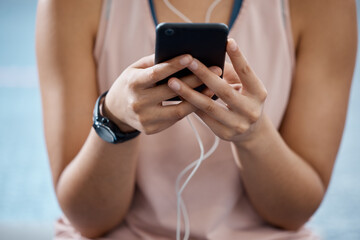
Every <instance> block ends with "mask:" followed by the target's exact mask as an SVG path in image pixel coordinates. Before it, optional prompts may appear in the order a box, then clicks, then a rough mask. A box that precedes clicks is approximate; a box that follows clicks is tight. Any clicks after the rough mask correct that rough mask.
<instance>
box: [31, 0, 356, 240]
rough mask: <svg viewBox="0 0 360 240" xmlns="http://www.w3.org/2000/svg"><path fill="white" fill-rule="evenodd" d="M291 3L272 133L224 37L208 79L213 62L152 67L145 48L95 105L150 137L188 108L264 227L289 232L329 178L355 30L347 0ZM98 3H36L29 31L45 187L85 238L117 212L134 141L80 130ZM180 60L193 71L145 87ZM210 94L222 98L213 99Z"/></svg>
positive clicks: (248, 73) (92, 71)
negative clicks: (228, 158) (285, 68)
mask: <svg viewBox="0 0 360 240" xmlns="http://www.w3.org/2000/svg"><path fill="white" fill-rule="evenodd" d="M189 2H190V1H188V0H184V1H176V2H174V5H175V6H176V7H177V8H178V9H180V10H181V11H182V12H183V13H184V14H186V15H187V16H189V17H190V18H192V17H193V18H194V19H196V17H197V16H198V15H199V16H200V15H201V14H203V15H204V14H205V10H204V13H196V12H194V10H193V8H191V5H190V4H189ZM204 2H206V1H204ZM210 2H212V1H208V2H207V5H206V6H209V4H210ZM229 3H231V1H223V3H221V4H220V5H219V6H218V7H219V9H215V10H214V11H215V13H216V14H214V16H215V15H216V18H217V19H215V20H214V21H217V22H225V23H226V22H227V21H228V19H229V13H230V10H229V9H230V7H231V4H229ZM204 5H205V4H204ZM229 6H230V7H229ZM290 7H291V20H292V28H293V38H294V46H295V47H296V69H295V73H294V78H293V85H292V89H291V95H290V100H289V104H288V107H287V111H286V114H285V117H284V120H283V122H282V124H281V128H280V130H279V131H278V130H277V129H275V127H274V126H273V125H272V123H271V122H270V121H269V118H268V117H267V116H266V114H265V113H264V112H263V103H264V101H265V100H266V95H267V92H266V89H265V88H264V86H263V84H262V82H261V79H258V78H257V76H256V73H255V72H254V71H253V70H252V68H251V66H249V65H248V63H247V62H246V60H245V58H244V56H243V55H242V53H241V51H240V49H239V48H238V47H237V45H236V43H235V42H234V41H233V40H229V44H228V47H227V53H228V55H229V56H230V59H231V63H229V64H227V65H226V68H225V71H224V80H225V81H224V80H222V79H220V78H219V77H218V76H219V75H220V74H221V72H220V71H219V69H218V68H211V69H207V68H206V67H204V66H203V65H202V63H200V62H199V61H198V60H196V59H193V58H192V57H191V56H188V55H185V56H179V57H177V58H174V59H172V60H170V61H168V62H166V63H162V64H158V65H154V63H153V56H147V57H144V58H142V59H140V60H139V61H137V62H136V63H134V64H132V65H131V66H129V67H128V68H127V69H126V70H125V71H124V72H123V73H122V74H121V75H120V76H119V77H118V79H116V81H115V82H114V84H113V85H112V87H111V88H110V90H109V93H108V95H107V97H106V99H105V104H104V106H103V114H104V115H106V116H108V117H109V118H110V119H111V120H112V121H114V122H116V124H117V125H118V126H119V127H120V128H121V129H122V130H123V131H131V130H133V129H134V128H135V129H138V130H140V131H142V132H143V134H154V133H156V132H159V131H162V130H163V129H165V128H167V127H170V126H171V125H172V124H174V123H175V122H176V121H178V120H180V119H182V118H183V117H185V116H186V115H188V114H190V113H191V112H195V113H196V114H197V115H199V116H200V117H201V118H202V119H203V120H204V121H205V123H206V124H207V125H208V126H209V127H210V128H211V129H212V130H213V132H214V133H215V134H217V135H218V136H219V137H220V138H222V139H225V140H227V141H229V142H231V144H232V149H233V154H234V157H235V160H236V161H237V163H238V164H239V171H240V172H241V176H242V178H243V182H244V186H245V188H246V191H247V193H248V196H249V198H250V200H251V202H252V204H253V206H254V207H255V209H256V210H257V212H258V213H259V215H260V216H261V217H263V218H264V219H265V220H266V221H267V222H268V223H269V224H272V225H274V226H277V227H280V228H284V229H289V230H296V229H298V228H299V227H301V226H302V225H303V224H304V223H305V222H306V221H307V220H308V219H309V217H310V216H311V215H312V214H313V213H314V212H315V211H316V209H317V208H318V206H319V204H320V203H321V201H322V199H323V197H324V194H325V191H326V189H327V186H328V184H329V180H330V177H331V172H332V168H333V165H334V161H335V158H336V154H337V150H338V147H339V144H340V141H341V136H342V131H343V127H344V122H345V117H346V109H347V103H348V97H349V89H350V85H351V79H352V74H353V68H354V63H355V54H356V42H357V40H356V37H357V35H356V12H355V9H356V8H355V1H353V0H341V1H340V0H316V1H313V0H290ZM155 8H156V11H157V13H158V17H159V19H160V20H161V21H165V20H166V21H175V22H179V21H180V20H179V19H177V17H176V16H173V15H171V14H170V13H169V11H168V10H167V9H166V8H164V7H163V6H162V5H161V1H155ZM206 8H207V7H204V9H206ZM100 11H101V2H100V1H86V0H77V1H73V0H61V1H59V0H40V1H39V7H38V18H37V32H36V38H37V39H36V45H37V58H38V67H39V78H40V85H41V93H42V99H43V112H44V127H45V137H46V143H47V148H48V153H49V159H50V164H51V171H52V176H53V182H54V187H55V191H56V195H57V197H58V201H59V204H60V206H61V208H62V210H63V211H64V214H65V215H66V216H67V218H68V219H69V220H70V222H71V223H72V225H73V226H74V227H75V228H76V229H77V230H79V231H80V232H81V234H82V235H84V236H86V237H89V238H94V237H99V236H101V235H103V234H104V233H106V232H107V231H109V230H111V229H112V228H113V227H115V226H116V225H118V224H119V223H121V221H122V220H123V219H124V216H125V215H126V213H127V211H128V209H129V206H130V204H131V201H132V197H133V192H134V186H135V170H136V165H137V161H136V159H137V149H138V147H139V146H138V139H133V140H130V141H128V142H125V143H122V144H117V145H113V144H109V143H106V142H104V141H103V140H101V139H100V138H99V137H98V136H97V134H96V133H95V132H94V130H93V129H92V128H91V127H90V126H91V124H92V110H93V106H94V104H95V101H96V98H97V97H98V89H97V84H96V65H95V60H94V58H93V54H92V53H93V48H94V41H95V36H96V33H97V29H98V22H99V18H100ZM199 19H200V17H199ZM201 19H203V18H201ZM199 21H200V20H199ZM324 26H331V27H324ZM184 58H185V60H184ZM181 59H183V60H182V61H181ZM186 59H187V60H188V61H186ZM185 67H188V68H189V69H190V70H191V71H192V72H193V74H194V75H192V76H190V77H187V78H185V79H181V80H182V81H179V80H178V79H174V78H173V79H171V80H170V81H169V83H168V86H166V85H163V86H157V87H155V86H154V83H155V82H156V81H158V80H160V79H162V78H164V77H166V76H169V75H171V73H173V72H176V71H178V70H179V69H183V68H185ZM202 82H203V83H205V84H206V85H207V86H208V89H206V90H205V91H204V92H203V93H202V94H201V93H197V92H195V91H193V90H192V88H193V87H194V86H198V85H200V84H201V83H202ZM79 89H81V91H79ZM213 93H215V94H216V95H217V96H219V97H220V98H221V99H222V100H223V101H224V102H225V103H226V104H227V106H224V105H220V104H218V103H216V102H214V101H212V100H211V99H210V97H211V96H212V94H213ZM175 95H180V96H182V97H183V98H184V99H185V100H184V101H183V102H182V103H181V104H179V105H177V106H171V107H162V106H161V101H162V100H165V99H168V98H169V97H172V96H175ZM118 96H124V97H123V98H121V97H118ZM149 96H161V97H160V98H158V97H149ZM129 99H130V100H129ZM125 113H126V114H125ZM115 156H116V157H115ZM259 172H261V174H259Z"/></svg>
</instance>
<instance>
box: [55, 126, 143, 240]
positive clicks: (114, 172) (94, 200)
mask: <svg viewBox="0 0 360 240" xmlns="http://www.w3.org/2000/svg"><path fill="white" fill-rule="evenodd" d="M137 146H138V138H135V139H133V140H130V141H127V142H124V143H120V144H110V143H107V142H105V141H103V140H102V139H100V138H99V137H98V136H97V135H96V133H95V131H94V130H93V129H92V130H91V132H90V135H89V136H88V138H87V140H86V142H85V144H84V146H83V147H82V149H81V151H80V152H79V154H78V155H77V156H76V157H75V159H74V160H73V161H72V162H71V163H70V164H69V165H68V166H67V167H66V168H65V170H64V171H63V172H62V174H61V176H60V178H59V181H58V183H57V186H56V193H57V197H58V200H59V203H60V206H61V208H62V209H63V211H64V213H65V215H66V216H67V218H68V219H69V221H70V222H71V223H72V224H73V225H74V226H75V228H77V229H78V230H79V231H80V232H81V233H82V234H83V235H85V236H87V237H96V236H99V235H101V234H103V233H104V232H106V231H108V230H110V229H111V228H112V227H114V226H115V225H116V224H118V223H120V222H121V221H122V219H123V218H124V216H125V214H126V212H127V210H128V208H129V206H130V203H131V199H132V196H133V192H134V186H135V169H136V158H137Z"/></svg>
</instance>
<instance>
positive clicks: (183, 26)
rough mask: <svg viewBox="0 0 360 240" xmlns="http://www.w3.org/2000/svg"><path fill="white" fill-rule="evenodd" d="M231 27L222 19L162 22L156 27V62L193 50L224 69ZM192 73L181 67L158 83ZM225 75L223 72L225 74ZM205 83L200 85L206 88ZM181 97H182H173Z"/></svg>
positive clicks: (196, 54)
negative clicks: (208, 21) (216, 21)
mask: <svg viewBox="0 0 360 240" xmlns="http://www.w3.org/2000/svg"><path fill="white" fill-rule="evenodd" d="M228 33H229V29H228V27H227V26H226V25H225V24H222V23H161V24H159V25H158V26H157V27H156V45H155V63H160V62H164V61H167V60H169V59H171V58H174V57H176V56H179V55H182V54H190V55H192V56H193V57H194V58H196V59H198V60H199V61H201V62H202V63H204V64H205V65H206V66H208V67H210V66H218V67H220V68H221V69H222V70H223V69H224V62H225V53H226V43H227V36H228ZM189 74H191V72H190V70H188V69H184V70H181V71H179V72H177V73H175V74H173V75H171V76H169V77H168V78H166V79H164V80H161V81H159V82H158V83H157V84H158V85H160V84H164V83H167V81H168V79H169V78H171V77H177V78H181V77H184V76H186V75H189ZM221 77H222V76H221ZM204 88H205V85H202V86H200V87H197V88H196V90H197V91H202V90H203V89H204ZM173 100H174V101H178V100H180V98H179V97H175V98H172V99H169V101H173Z"/></svg>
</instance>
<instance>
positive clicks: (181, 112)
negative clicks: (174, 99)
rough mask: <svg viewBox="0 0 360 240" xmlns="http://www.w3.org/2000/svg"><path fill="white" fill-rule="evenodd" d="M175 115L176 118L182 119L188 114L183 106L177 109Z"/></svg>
mask: <svg viewBox="0 0 360 240" xmlns="http://www.w3.org/2000/svg"><path fill="white" fill-rule="evenodd" d="M175 116H176V119H178V120H181V119H183V118H184V117H185V116H186V113H185V111H184V110H183V109H182V108H180V107H179V108H176V109H175Z"/></svg>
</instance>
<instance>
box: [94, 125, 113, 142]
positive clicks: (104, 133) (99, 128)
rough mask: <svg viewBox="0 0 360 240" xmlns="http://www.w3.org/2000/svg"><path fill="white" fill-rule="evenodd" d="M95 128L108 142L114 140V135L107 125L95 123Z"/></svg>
mask: <svg viewBox="0 0 360 240" xmlns="http://www.w3.org/2000/svg"><path fill="white" fill-rule="evenodd" d="M95 130H96V132H97V134H99V136H100V137H101V138H102V139H103V140H105V141H107V142H109V143H113V142H114V141H115V135H114V133H113V132H112V131H111V130H110V129H109V128H108V127H106V126H103V125H96V126H95Z"/></svg>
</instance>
